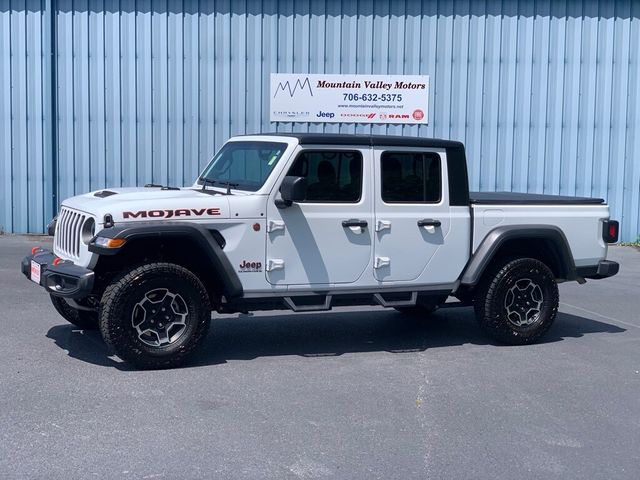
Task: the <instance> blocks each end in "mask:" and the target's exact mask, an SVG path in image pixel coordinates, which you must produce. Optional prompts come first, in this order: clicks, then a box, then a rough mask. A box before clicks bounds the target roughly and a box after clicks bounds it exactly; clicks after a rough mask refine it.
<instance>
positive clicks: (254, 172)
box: [198, 142, 287, 192]
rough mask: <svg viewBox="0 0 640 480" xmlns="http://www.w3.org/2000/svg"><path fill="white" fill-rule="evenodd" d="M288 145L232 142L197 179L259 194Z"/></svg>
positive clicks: (224, 147) (200, 182) (226, 145)
mask: <svg viewBox="0 0 640 480" xmlns="http://www.w3.org/2000/svg"><path fill="white" fill-rule="evenodd" d="M286 148H287V144H286V143H276V142H229V143H226V144H225V145H224V146H223V147H222V148H221V149H220V151H218V153H217V154H216V156H215V157H213V160H211V163H209V165H207V168H205V169H204V172H203V174H202V175H201V176H200V178H199V179H198V183H199V184H200V185H202V183H203V181H204V180H205V179H206V180H208V181H211V183H209V182H208V183H209V184H210V185H213V186H226V184H227V183H229V185H230V186H231V187H232V188H237V189H239V190H248V191H250V192H255V191H256V190H259V189H260V187H262V185H263V184H264V182H265V181H266V179H267V178H268V177H269V175H270V174H271V172H272V171H273V169H274V168H275V166H276V165H277V163H278V161H279V160H280V157H282V153H283V152H284V151H285V149H286Z"/></svg>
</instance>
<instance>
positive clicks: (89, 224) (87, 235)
mask: <svg viewBox="0 0 640 480" xmlns="http://www.w3.org/2000/svg"><path fill="white" fill-rule="evenodd" d="M95 234H96V221H95V220H94V219H93V218H91V217H90V218H87V219H86V220H85V222H84V223H83V224H82V230H81V232H80V236H81V238H82V242H83V243H84V244H85V245H89V242H90V241H91V239H92V238H93V236H94V235H95Z"/></svg>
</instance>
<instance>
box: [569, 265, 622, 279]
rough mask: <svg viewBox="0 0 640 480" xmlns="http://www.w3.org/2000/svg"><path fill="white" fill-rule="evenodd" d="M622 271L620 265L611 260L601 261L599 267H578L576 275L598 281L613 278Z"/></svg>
mask: <svg viewBox="0 0 640 480" xmlns="http://www.w3.org/2000/svg"><path fill="white" fill-rule="evenodd" d="M619 270H620V264H619V263H618V262H613V261H611V260H600V261H599V262H598V264H597V265H589V266H587V267H577V268H576V275H577V276H578V277H582V278H591V279H594V280H598V279H600V278H608V277H613V276H614V275H615V274H616V273H618V271H619Z"/></svg>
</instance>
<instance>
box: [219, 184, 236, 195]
mask: <svg viewBox="0 0 640 480" xmlns="http://www.w3.org/2000/svg"><path fill="white" fill-rule="evenodd" d="M220 183H222V184H223V185H224V186H225V187H227V195H231V187H233V188H236V187H237V186H238V185H240V184H239V183H231V182H220Z"/></svg>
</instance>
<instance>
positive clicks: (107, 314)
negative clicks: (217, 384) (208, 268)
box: [100, 263, 211, 368]
mask: <svg viewBox="0 0 640 480" xmlns="http://www.w3.org/2000/svg"><path fill="white" fill-rule="evenodd" d="M210 319H211V307H210V302H209V297H208V295H207V291H206V289H205V288H204V286H203V285H202V283H201V282H200V280H198V278H197V277H196V276H195V275H194V274H193V273H192V272H190V271H189V270H187V269H186V268H184V267H181V266H179V265H174V264H171V263H151V264H148V265H144V266H141V267H138V268H135V269H133V270H131V271H130V272H127V273H126V274H124V275H122V276H120V277H118V278H116V279H115V280H114V281H113V282H112V283H111V284H110V285H109V286H108V287H107V289H106V290H105V293H104V295H103V296H102V301H101V303H100V332H101V333H102V337H103V338H104V340H105V342H106V343H107V345H109V347H110V348H111V349H112V350H113V351H114V352H115V353H116V354H117V355H118V356H119V357H120V358H122V359H123V360H125V361H127V362H130V363H132V364H133V365H135V366H136V367H139V368H172V367H176V366H178V365H180V364H181V363H183V362H184V361H185V359H186V358H187V357H188V356H189V355H190V354H191V353H192V352H193V351H194V350H195V349H196V347H197V346H198V345H199V344H200V343H201V342H202V340H203V339H204V337H205V336H206V334H207V331H208V328H209V322H210Z"/></svg>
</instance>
